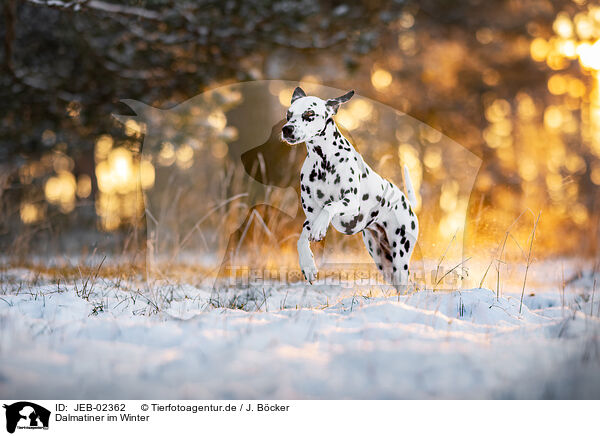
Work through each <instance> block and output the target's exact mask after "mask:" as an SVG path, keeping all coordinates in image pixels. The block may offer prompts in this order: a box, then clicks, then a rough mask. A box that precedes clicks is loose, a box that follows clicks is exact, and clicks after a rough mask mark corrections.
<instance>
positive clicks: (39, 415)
mask: <svg viewBox="0 0 600 436" xmlns="http://www.w3.org/2000/svg"><path fill="white" fill-rule="evenodd" d="M3 407H4V408H5V409H6V431H8V432H9V433H14V432H15V430H16V429H17V428H19V429H44V430H47V429H48V424H49V422H50V411H49V410H48V409H46V408H44V407H42V406H39V405H37V404H35V403H30V402H28V401H19V402H18V403H13V404H10V405H7V404H5V405H4V406H3Z"/></svg>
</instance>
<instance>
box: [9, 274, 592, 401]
mask: <svg viewBox="0 0 600 436" xmlns="http://www.w3.org/2000/svg"><path fill="white" fill-rule="evenodd" d="M536 268H538V271H542V273H541V274H540V277H541V279H540V280H538V281H537V284H536V285H534V286H533V287H534V288H535V289H534V290H532V289H531V288H530V287H529V286H528V290H527V293H526V294H527V295H526V297H525V300H524V307H523V308H522V312H521V313H520V312H519V305H520V304H519V303H520V301H519V296H520V292H521V288H520V286H519V285H517V284H516V283H515V285H514V286H504V289H503V295H502V296H501V297H500V298H497V296H496V294H495V293H494V292H492V291H490V290H487V289H477V288H476V289H469V290H460V291H436V292H432V291H420V292H417V293H413V294H411V295H404V296H397V295H393V294H389V293H388V294H386V293H381V292H379V293H372V294H370V295H364V294H363V295H360V294H358V293H356V292H353V291H352V290H351V289H348V288H344V287H339V286H326V285H323V284H321V285H319V284H317V285H315V286H305V285H304V284H297V285H288V286H285V285H281V284H277V283H271V284H269V285H265V286H264V287H262V288H261V289H258V288H254V289H243V290H239V289H238V290H230V291H229V293H227V294H221V295H219V300H220V301H222V302H226V304H224V306H226V307H243V310H242V309H231V308H223V307H214V304H213V305H211V304H209V302H210V299H211V291H210V286H208V285H207V286H199V287H195V286H191V285H177V286H175V285H164V286H159V287H153V288H151V289H145V288H142V287H139V286H140V283H143V282H141V281H140V283H133V282H132V283H128V282H124V281H122V280H117V279H111V278H106V277H104V278H102V277H99V278H97V279H95V280H89V278H88V279H77V280H75V279H73V280H71V281H66V282H65V281H61V282H60V283H57V281H56V279H53V278H52V277H50V276H45V275H44V274H39V273H35V272H34V271H32V270H30V269H20V268H8V269H4V270H3V271H1V272H0V284H1V288H0V397H2V398H5V399H8V398H12V399H19V398H38V399H45V398H48V399H51V398H52V399H54V398H56V399H63V398H70V399H108V398H123V399H136V398H169V399H175V398H182V399H192V398H198V399H201V398H207V399H208V398H210V399H238V398H243V399H252V398H269V399H296V398H315V399H318V398H358V399H368V398H596V399H598V398H600V335H599V333H600V318H599V317H598V312H599V310H600V307H599V305H598V302H599V301H600V295H596V291H594V290H593V279H592V277H591V273H587V275H586V273H583V274H580V275H579V276H578V277H577V278H576V279H574V280H572V281H570V282H569V283H567V284H566V287H565V290H564V292H563V291H562V289H560V287H557V286H556V283H551V280H548V283H544V280H543V279H544V277H545V274H544V271H551V270H552V271H554V269H555V267H554V266H553V265H552V264H547V265H538V266H536ZM86 280H87V283H86ZM531 280H532V283H536V281H535V277H534V276H533V275H532V279H531ZM599 281H600V280H599ZM529 294H534V295H529ZM598 294H600V292H598ZM212 297H213V301H214V295H212ZM592 300H593V301H592Z"/></svg>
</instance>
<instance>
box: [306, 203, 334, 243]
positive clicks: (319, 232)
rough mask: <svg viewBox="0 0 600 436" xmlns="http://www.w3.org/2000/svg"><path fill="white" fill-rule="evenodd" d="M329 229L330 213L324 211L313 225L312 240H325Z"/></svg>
mask: <svg viewBox="0 0 600 436" xmlns="http://www.w3.org/2000/svg"><path fill="white" fill-rule="evenodd" d="M327 227H329V212H327V211H326V210H322V211H321V212H320V213H319V215H317V218H316V219H315V220H314V221H313V223H312V225H311V229H310V234H309V238H310V240H311V241H320V240H321V239H323V238H324V237H325V235H326V234H327Z"/></svg>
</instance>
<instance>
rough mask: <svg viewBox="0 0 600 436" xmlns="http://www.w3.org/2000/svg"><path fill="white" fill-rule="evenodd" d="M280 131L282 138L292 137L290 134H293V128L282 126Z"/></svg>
mask: <svg viewBox="0 0 600 436" xmlns="http://www.w3.org/2000/svg"><path fill="white" fill-rule="evenodd" d="M281 131H282V132H283V136H292V133H294V126H283V129H281Z"/></svg>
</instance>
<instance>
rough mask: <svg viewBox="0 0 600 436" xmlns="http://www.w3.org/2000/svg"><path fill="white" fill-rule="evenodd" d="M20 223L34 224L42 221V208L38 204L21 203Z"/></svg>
mask: <svg viewBox="0 0 600 436" xmlns="http://www.w3.org/2000/svg"><path fill="white" fill-rule="evenodd" d="M19 214H20V216H21V221H23V222H24V223H25V224H34V223H37V222H39V221H41V220H42V219H44V208H43V206H42V205H41V204H39V203H28V202H24V203H21V206H20V207H19Z"/></svg>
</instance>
